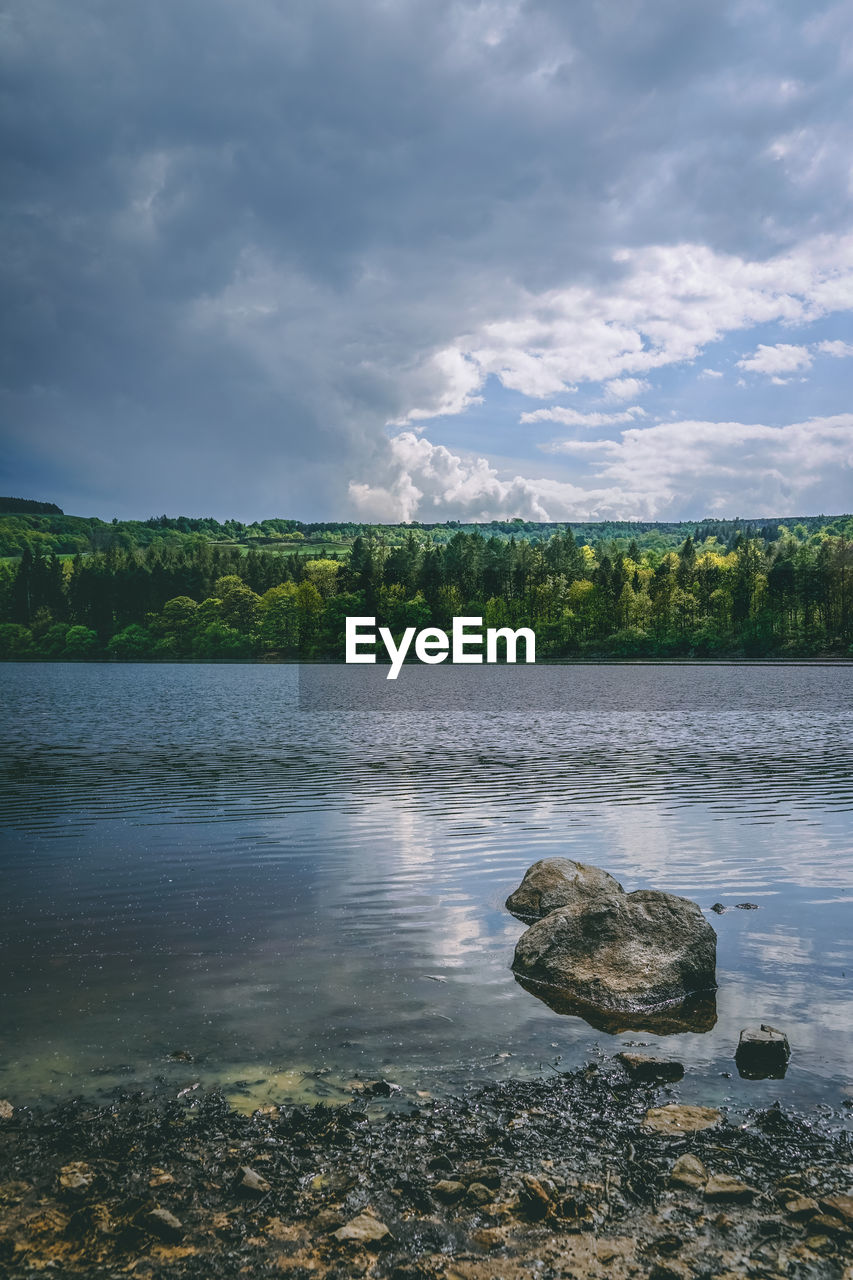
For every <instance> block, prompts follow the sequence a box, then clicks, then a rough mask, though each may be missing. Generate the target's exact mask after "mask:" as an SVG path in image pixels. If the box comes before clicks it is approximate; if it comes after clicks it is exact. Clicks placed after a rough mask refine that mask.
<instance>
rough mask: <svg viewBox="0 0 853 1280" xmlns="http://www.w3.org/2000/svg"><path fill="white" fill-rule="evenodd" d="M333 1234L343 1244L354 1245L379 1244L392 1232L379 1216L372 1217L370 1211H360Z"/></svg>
mask: <svg viewBox="0 0 853 1280" xmlns="http://www.w3.org/2000/svg"><path fill="white" fill-rule="evenodd" d="M332 1234H333V1236H334V1238H335V1239H336V1240H338V1241H340V1243H341V1244H353V1245H366V1246H368V1247H369V1246H371V1245H377V1244H380V1243H381V1242H382V1241H383V1240H385V1239H386V1238H387V1237H390V1235H391V1232H390V1231H389V1230H388V1228H387V1227H386V1226H385V1223H384V1222H380V1221H379V1220H378V1218H374V1217H372V1216H371V1215H370V1214H369V1213H360V1214H359V1215H358V1217H357V1218H352V1219H351V1221H349V1222H347V1223H346V1224H345V1225H344V1226H343V1227H339V1228H338V1230H337V1231H334V1232H333V1233H332Z"/></svg>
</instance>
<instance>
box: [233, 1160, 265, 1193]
mask: <svg viewBox="0 0 853 1280" xmlns="http://www.w3.org/2000/svg"><path fill="white" fill-rule="evenodd" d="M239 1174H240V1175H241V1176H240V1180H239V1182H238V1183H237V1190H238V1191H242V1192H244V1193H245V1194H246V1195H250V1196H265V1195H266V1194H267V1192H268V1191H270V1190H271V1187H270V1184H269V1183H268V1182H267V1180H266V1178H263V1177H261V1175H260V1174H259V1173H258V1172H257V1171H256V1170H255V1169H251V1168H250V1167H249V1165H247V1164H244V1165H243V1166H242V1167H241V1168H240V1170H239Z"/></svg>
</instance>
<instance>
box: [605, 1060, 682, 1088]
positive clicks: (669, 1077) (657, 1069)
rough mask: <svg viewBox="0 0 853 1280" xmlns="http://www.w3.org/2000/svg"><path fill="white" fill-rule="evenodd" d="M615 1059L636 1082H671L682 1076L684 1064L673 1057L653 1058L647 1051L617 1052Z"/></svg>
mask: <svg viewBox="0 0 853 1280" xmlns="http://www.w3.org/2000/svg"><path fill="white" fill-rule="evenodd" d="M616 1059H617V1061H618V1062H621V1063H622V1066H623V1067H624V1068H625V1070H626V1071H627V1072H628V1075H629V1076H630V1077H631V1079H632V1080H636V1081H638V1082H645V1081H652V1080H659V1081H661V1082H662V1083H664V1084H666V1083H671V1082H673V1081H675V1080H681V1079H683V1077H684V1064H683V1063H682V1062H676V1060H675V1059H674V1058H653V1057H651V1055H650V1054H647V1053H617V1055H616Z"/></svg>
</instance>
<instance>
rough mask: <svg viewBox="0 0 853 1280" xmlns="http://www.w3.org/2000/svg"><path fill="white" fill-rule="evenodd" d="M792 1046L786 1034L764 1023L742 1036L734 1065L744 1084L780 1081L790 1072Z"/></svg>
mask: <svg viewBox="0 0 853 1280" xmlns="http://www.w3.org/2000/svg"><path fill="white" fill-rule="evenodd" d="M790 1056H791V1046H790V1045H789V1044H788V1037H787V1036H786V1035H785V1033H784V1031H778V1030H777V1029H776V1028H775V1027H771V1026H769V1025H768V1024H767V1023H766V1022H762V1024H761V1026H760V1027H757V1028H756V1027H744V1029H743V1031H741V1033H740V1040H739V1042H738V1047H737V1052H736V1053H735V1063H736V1065H737V1069H738V1072H739V1073H740V1075H741V1076H742V1077H743V1078H744V1079H745V1080H781V1079H782V1077H783V1076H784V1074H785V1072H786V1071H787V1069H788V1059H789V1058H790Z"/></svg>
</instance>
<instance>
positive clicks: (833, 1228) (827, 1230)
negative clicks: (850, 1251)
mask: <svg viewBox="0 0 853 1280" xmlns="http://www.w3.org/2000/svg"><path fill="white" fill-rule="evenodd" d="M809 1231H818V1232H820V1233H821V1235H828V1236H849V1235H850V1233H851V1231H853V1227H851V1226H850V1224H849V1223H846V1222H842V1221H841V1219H840V1218H837V1217H836V1216H835V1214H829V1213H819V1214H817V1215H816V1216H815V1217H814V1218H811V1219H810V1220H809Z"/></svg>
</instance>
